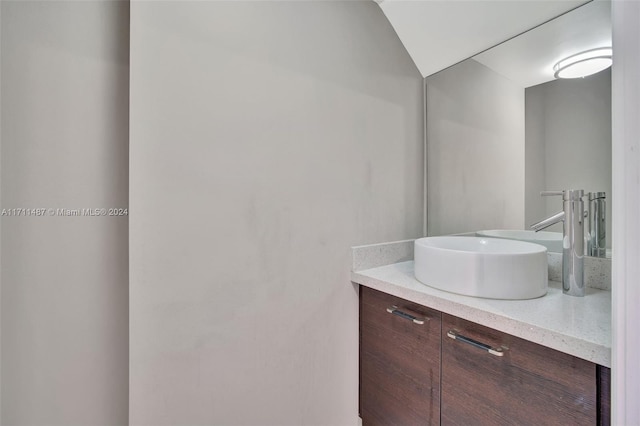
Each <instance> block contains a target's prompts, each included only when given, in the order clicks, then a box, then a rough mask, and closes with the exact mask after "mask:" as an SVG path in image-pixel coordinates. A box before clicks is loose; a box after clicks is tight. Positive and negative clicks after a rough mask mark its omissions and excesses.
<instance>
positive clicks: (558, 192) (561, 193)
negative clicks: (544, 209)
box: [540, 191, 564, 197]
mask: <svg viewBox="0 0 640 426" xmlns="http://www.w3.org/2000/svg"><path fill="white" fill-rule="evenodd" d="M540 195H541V196H542V197H546V196H549V195H564V191H541V192H540Z"/></svg>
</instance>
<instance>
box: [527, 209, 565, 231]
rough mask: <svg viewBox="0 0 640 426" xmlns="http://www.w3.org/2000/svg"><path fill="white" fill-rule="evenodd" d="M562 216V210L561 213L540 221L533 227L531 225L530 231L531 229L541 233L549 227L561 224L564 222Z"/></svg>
mask: <svg viewBox="0 0 640 426" xmlns="http://www.w3.org/2000/svg"><path fill="white" fill-rule="evenodd" d="M564 216H565V214H564V210H563V211H561V212H558V213H556V214H554V215H553V216H551V217H548V218H546V219H544V220H541V221H540V222H538V223H534V224H533V225H531V229H533V230H534V231H536V232H538V231H542V230H543V229H544V228H548V227H549V226H551V225H555V224H556V223H559V222H562V221H563V220H564Z"/></svg>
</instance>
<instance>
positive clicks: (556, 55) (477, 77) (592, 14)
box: [425, 1, 611, 251]
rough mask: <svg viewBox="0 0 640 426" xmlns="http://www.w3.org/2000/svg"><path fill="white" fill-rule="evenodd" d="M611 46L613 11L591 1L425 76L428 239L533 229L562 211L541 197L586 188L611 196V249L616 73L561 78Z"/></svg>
mask: <svg viewBox="0 0 640 426" xmlns="http://www.w3.org/2000/svg"><path fill="white" fill-rule="evenodd" d="M602 47H611V5H610V3H609V2H608V1H592V2H590V3H587V4H585V5H582V6H580V7H578V8H576V9H574V10H572V11H570V12H567V13H565V14H564V15H561V16H559V17H557V18H555V19H553V20H551V21H548V22H547V23H545V24H542V25H540V26H538V27H536V28H534V29H532V30H530V31H528V32H526V33H524V34H521V35H519V36H518V37H515V38H512V39H510V40H507V41H505V42H503V43H501V44H499V45H497V46H495V47H493V48H491V49H489V50H486V51H484V52H482V53H480V54H478V55H476V56H474V57H472V58H469V59H467V60H465V61H463V62H461V63H458V64H456V65H454V66H452V67H449V68H447V69H445V70H442V71H440V72H438V73H436V74H433V75H431V76H428V77H426V79H425V86H426V103H427V105H426V120H427V233H428V235H444V234H456V233H467V232H477V231H482V230H496V229H497V230H528V229H529V227H530V225H531V224H533V223H535V222H537V221H539V220H541V219H544V218H546V217H548V216H550V215H551V214H553V213H556V212H558V211H560V210H562V200H561V198H560V197H544V198H543V197H541V196H540V192H541V191H544V190H564V189H583V190H584V191H585V194H587V193H589V192H592V193H596V192H604V193H605V194H606V212H605V213H604V219H605V221H606V225H607V226H606V239H607V241H606V246H607V247H609V248H610V247H611V221H610V220H608V219H609V218H611V71H610V68H605V69H604V70H601V71H599V72H596V73H594V74H592V75H589V76H587V77H583V78H572V79H563V78H556V77H555V76H554V65H555V64H556V63H558V62H559V61H561V60H563V59H564V58H567V57H570V56H572V55H575V54H578V53H580V52H585V51H591V50H593V49H596V48H602ZM584 205H585V210H588V207H589V197H588V196H585V197H584ZM587 223H588V222H587V221H585V229H588V225H587ZM547 231H552V232H557V233H561V232H562V224H561V223H560V224H558V225H554V226H553V227H551V228H548V229H547ZM560 247H561V245H560ZM550 251H555V250H551V249H550Z"/></svg>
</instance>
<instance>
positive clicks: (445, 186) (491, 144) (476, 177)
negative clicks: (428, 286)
mask: <svg viewBox="0 0 640 426" xmlns="http://www.w3.org/2000/svg"><path fill="white" fill-rule="evenodd" d="M426 85H427V89H426V90H427V146H428V152H427V182H428V190H427V195H428V201H427V205H428V215H427V218H428V232H429V235H444V234H452V233H460V232H469V231H477V230H482V229H522V228H523V226H524V168H523V164H524V90H523V89H522V88H520V87H519V86H517V85H516V84H515V83H513V82H511V81H510V80H508V79H506V78H504V77H502V76H501V75H499V74H498V73H496V72H494V71H492V70H490V69H489V68H487V67H485V66H484V65H481V64H479V63H478V62H476V61H474V60H473V59H469V60H466V61H464V62H461V63H459V64H457V65H454V66H453V67H450V68H447V69H446V70H444V71H442V72H439V73H437V74H434V75H432V76H430V77H427V78H426Z"/></svg>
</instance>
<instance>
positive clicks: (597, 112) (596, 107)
mask: <svg viewBox="0 0 640 426" xmlns="http://www.w3.org/2000/svg"><path fill="white" fill-rule="evenodd" d="M525 105H526V106H525V109H526V117H527V118H526V146H527V148H526V149H527V155H526V165H525V168H526V175H527V179H526V180H527V194H526V205H525V218H526V219H525V223H526V224H527V225H530V224H532V223H535V222H537V221H539V220H542V219H544V218H545V217H547V216H549V215H551V214H553V213H556V212H558V211H560V210H562V200H561V199H560V197H545V198H543V197H540V191H543V190H563V189H584V190H585V193H587V192H596V191H604V192H606V193H607V218H608V220H607V246H608V247H611V240H612V238H611V217H612V216H611V206H612V202H611V70H610V69H609V70H605V71H602V72H600V73H598V74H594V75H591V76H588V77H585V78H580V79H573V80H554V81H550V82H548V83H544V84H540V85H537V86H533V87H529V88H527V89H526V90H525ZM534 152H535V153H537V154H540V153H542V155H535V154H534ZM584 201H585V208H587V207H588V197H585V199H584ZM549 230H556V231H558V232H562V224H558V225H555V226H554V228H549Z"/></svg>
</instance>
